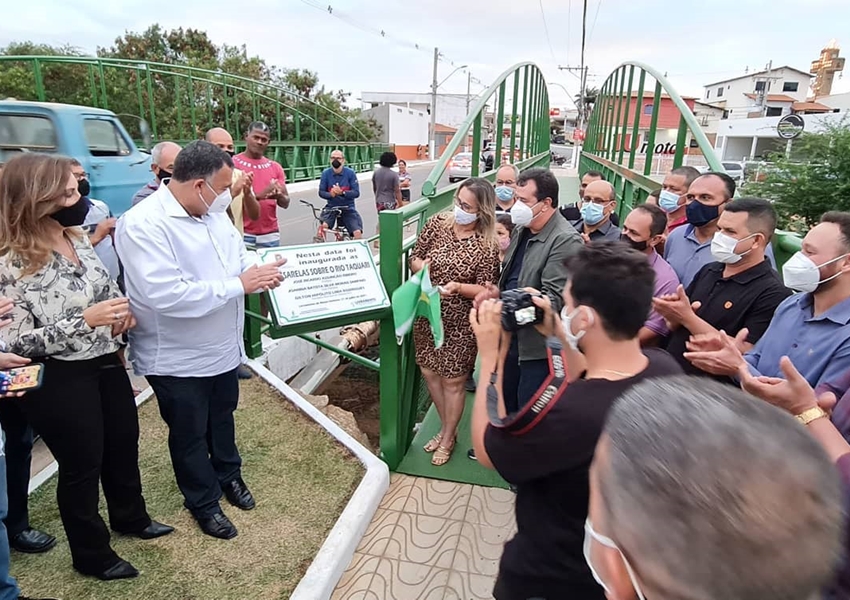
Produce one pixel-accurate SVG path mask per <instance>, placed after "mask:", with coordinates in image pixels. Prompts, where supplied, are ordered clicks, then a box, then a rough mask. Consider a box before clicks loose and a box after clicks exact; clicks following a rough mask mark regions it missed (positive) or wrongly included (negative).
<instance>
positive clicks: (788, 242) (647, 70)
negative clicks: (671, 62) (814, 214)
mask: <svg viewBox="0 0 850 600" xmlns="http://www.w3.org/2000/svg"><path fill="white" fill-rule="evenodd" d="M635 75H637V90H636V99H635V102H634V114H630V112H631V111H630V109H631V106H632V101H631V100H632V92H633V90H634V83H635ZM627 77H628V83H627V84H626V83H625V82H626V78H627ZM647 77H649V78H650V79H652V80H654V81H655V85H654V88H653V90H654V91H653V101H652V107H653V109H652V117H651V118H650V124H649V129H648V130H647V132H646V144H647V148H646V158H645V161H644V166H643V169H642V172H639V171H638V170H636V169H635V158H636V154H637V149H638V144H639V140H638V134H639V131H640V117H641V114H642V112H643V97H644V91H645V89H646V85H647ZM662 94H666V95H667V97H669V99H670V100H671V101H672V102H673V104H674V105H675V106H676V108H677V109H678V110H679V124H678V128H677V131H676V149H675V152H674V154H673V168H676V167H680V166H682V163H683V162H684V156H685V146H686V144H687V143H688V134H690V135H691V136H693V138H694V139H695V140H696V142H697V145H698V146H699V149H700V150H701V151H702V153H703V155H704V156H705V159H706V161H707V162H708V165H709V167H710V168H711V169H712V170H715V171H723V167H722V165H721V163H720V160H719V159H718V158H717V155H716V154H715V152H714V147H713V146H712V145H711V142H709V141H708V138H707V137H706V135H705V133H704V132H703V131H702V129H701V128H700V126H699V123H698V122H697V120H696V117H695V116H694V114H693V113H692V112H691V110H690V108H688V105H687V104H686V103H685V101H684V99H682V97H681V96H680V95H679V93H678V92H676V90H675V89H674V88H673V86H672V85H671V84H670V82H669V81H667V79H666V78H665V77H664V76H663V75H662V74H661V73H660V72H659V71H657V70H655V69H653V68H652V67H650V66H648V65H645V64H643V63H640V62H632V61H629V62H625V63H623V64H621V65H620V66H618V67H617V68H616V69H614V71H613V72H612V73H611V74H610V75H609V76H608V78H607V79H606V80H605V82H604V83H603V84H602V86H601V89H600V92H599V96H598V97H597V99H596V103H595V106H594V110H593V114H592V116H591V118H590V122H589V123H588V127H587V137H586V140H585V144H584V148H583V150H582V153H581V156H580V158H579V175H582V174H584V173H586V172H587V171H590V170H596V171H601V172H602V173H603V174H604V175H605V179H606V180H608V181H610V182H611V183H612V184H613V185H614V188H615V190H616V192H617V195H618V197H619V198H620V203H619V205H618V212H619V215H620V219H621V221H622V219H623V218H625V215H626V214H628V212H629V211H630V210H631V209H632V207H633V206H635V205H637V204H640V203H641V202H644V201H646V198H647V196H648V195H649V193H650V192H651V191H653V190H655V189H657V188H659V187H660V182H659V181H657V180H655V179H653V178H652V177H651V176H650V174H651V172H652V159H653V156H654V151H655V139H656V133H657V130H658V116H659V113H660V112H661V111H660V110H659V108H660V106H661V101H662V98H663V96H662ZM629 119H631V135H630V136H629V143H628V147H627V144H626V132H627V128H628V126H629ZM801 244H802V239H801V238H800V236H799V235H797V234H795V233H792V232H786V231H777V232H776V234H775V235H774V237H773V249H774V254H775V258H776V261H777V265H778V266H781V265H782V264H784V263H785V261H786V260H788V259H789V258H790V257H791V256H792V255H793V254H794V253H795V252H797V251H798V250H800V247H801Z"/></svg>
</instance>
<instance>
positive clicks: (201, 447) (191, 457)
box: [115, 140, 283, 539]
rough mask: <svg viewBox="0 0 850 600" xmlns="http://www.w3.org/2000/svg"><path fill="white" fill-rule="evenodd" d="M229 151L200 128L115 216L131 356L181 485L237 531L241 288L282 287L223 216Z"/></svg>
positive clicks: (204, 515)
mask: <svg viewBox="0 0 850 600" xmlns="http://www.w3.org/2000/svg"><path fill="white" fill-rule="evenodd" d="M232 174H233V162H232V160H231V158H230V156H228V155H227V154H226V153H225V152H223V151H222V150H221V149H219V148H217V147H216V146H214V145H213V144H210V143H209V142H205V141H202V140H199V141H196V142H192V143H191V144H189V145H188V146H186V147H185V148H184V149H183V150H182V151H181V152H180V154H179V155H178V156H177V159H176V160H175V162H174V172H173V174H172V177H171V181H169V182H168V184H167V185H162V186H160V187H159V189H158V190H157V191H156V192H154V193H153V194H151V195H150V196H149V197H148V198H147V200H146V201H145V202H143V203H141V204H139V205H138V206H136V207H135V208H134V209H133V210H131V211H128V212H127V213H126V214H125V215H124V216H123V218H121V219H120V220H119V221H118V226H117V230H116V235H115V242H116V247H117V249H118V255H119V256H120V257H121V261H122V263H123V264H124V271H125V282H126V286H127V295H128V297H129V298H130V306H131V308H132V311H133V315H135V317H136V321H137V325H136V327H135V328H134V329H133V330H132V331H131V333H130V344H131V345H132V347H133V359H132V360H133V366H134V367H135V370H136V373H137V374H139V375H144V376H145V377H147V379H148V381H149V382H150V384H151V387H152V388H153V390H154V392H155V393H156V396H157V400H158V402H159V411H160V414H161V415H162V418H163V420H164V421H165V422H166V423H167V424H168V428H169V436H168V447H169V450H170V452H171V463H172V465H173V466H174V474H175V476H176V478H177V485H178V486H179V487H180V491H181V492H182V493H183V497H184V498H185V502H184V504H185V506H186V508H188V509H189V510H190V511H191V512H192V515H193V516H194V517H195V519H196V520H197V521H198V524H199V525H200V527H201V529H202V530H203V531H204V533H206V534H207V535H211V536H213V537H217V538H221V539H230V538H232V537H234V536H235V535H236V534H237V531H236V527H234V526H233V524H232V523H231V522H230V520H229V519H228V518H227V516H225V514H224V513H223V512H222V509H221V506H220V505H219V500H220V499H221V493H222V491H224V495H225V496H226V497H227V500H228V501H229V502H230V503H231V504H233V505H234V506H236V507H238V508H241V509H243V510H250V509H252V508H254V498H253V496H252V495H251V492H250V491H248V488H247V486H246V485H245V482H244V481H243V480H242V473H241V465H242V459H241V458H240V456H239V451H238V449H237V448H236V437H235V431H234V423H233V411H234V410H235V409H236V405H237V402H238V400H239V385H238V380H237V375H236V370H237V368H238V367H239V365H240V363H241V359H242V357H241V350H240V348H241V347H242V329H243V324H244V312H243V310H244V294H246V293H254V292H259V291H263V290H268V289H271V288H274V287H277V286H278V285H279V284H280V281H281V274H280V271H279V267H280V265H281V264H283V261H280V262H279V263H275V264H269V265H264V266H259V267H258V266H256V265H255V264H254V261H253V258H252V257H254V258H255V257H256V255H254V254H253V253H251V254H249V253H248V252H247V251H246V250H245V245H244V244H243V242H242V236H240V235H239V232H238V231H236V228H235V227H234V226H233V224H232V223H231V221H230V219H229V218H228V216H227V212H226V211H227V207H228V206H229V205H230V201H231V197H230V185H231V182H232V180H233V179H232Z"/></svg>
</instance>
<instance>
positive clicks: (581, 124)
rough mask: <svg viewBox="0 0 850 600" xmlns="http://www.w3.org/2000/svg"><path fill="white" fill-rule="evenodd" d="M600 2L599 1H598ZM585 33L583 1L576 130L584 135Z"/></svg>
mask: <svg viewBox="0 0 850 600" xmlns="http://www.w3.org/2000/svg"><path fill="white" fill-rule="evenodd" d="M600 2H601V0H600ZM586 31H587V0H584V8H583V9H582V13H581V66H580V67H579V69H580V70H579V74H580V75H581V91H580V92H579V93H580V94H581V102H580V103H579V109H578V128H579V129H580V130H581V132H582V133H584V113H585V103H584V91H585V86H587V67H586V66H584V44H585V34H586Z"/></svg>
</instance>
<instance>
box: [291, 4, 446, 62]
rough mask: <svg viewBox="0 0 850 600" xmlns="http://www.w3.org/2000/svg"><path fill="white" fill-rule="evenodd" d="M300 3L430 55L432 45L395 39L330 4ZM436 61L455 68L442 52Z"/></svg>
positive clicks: (365, 31)
mask: <svg viewBox="0 0 850 600" xmlns="http://www.w3.org/2000/svg"><path fill="white" fill-rule="evenodd" d="M301 2H302V3H304V4H306V5H307V6H310V7H311V8H315V9H316V10H320V11H322V12H326V13H328V14H329V15H330V16H332V17H335V18H337V19H339V20H341V21H343V22H345V23H347V24H348V25H350V26H351V27H354V28H355V29H359V30H360V31H363V32H364V33H370V34H373V35H377V36H380V37H382V38H383V39H385V40H387V41H390V42H392V43H394V44H396V45H397V46H404V47H405V48H409V49H411V50H417V51H419V52H425V53H428V54H431V53H432V52H433V48H434V46H432V45H429V44H419V43H416V42H411V41H410V40H408V39H407V38H402V37H396V36H395V35H393V34H391V33H388V32H387V31H386V30H385V29H381V28H379V27H374V26H372V25H369V24H367V23H364V22H361V21H358V20H357V19H356V18H355V17H353V16H352V15H351V14H350V13H347V12H345V11H342V10H339V9H338V8H335V7H334V6H332V5H330V4H328V5H325V4H322V3H320V2H319V1H318V0H301ZM438 60H439V61H440V62H442V63H446V64H449V65H451V66H453V67H454V66H455V61H453V60H451V59H450V58H449V57H447V56H446V55H445V54H443V53H442V52H440V55H439V58H438Z"/></svg>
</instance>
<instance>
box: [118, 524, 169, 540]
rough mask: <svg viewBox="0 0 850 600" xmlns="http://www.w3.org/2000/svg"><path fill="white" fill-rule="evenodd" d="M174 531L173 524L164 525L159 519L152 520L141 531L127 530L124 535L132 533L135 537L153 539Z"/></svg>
mask: <svg viewBox="0 0 850 600" xmlns="http://www.w3.org/2000/svg"><path fill="white" fill-rule="evenodd" d="M173 531H174V528H173V527H172V526H171V525H164V524H162V523H158V522H157V521H151V524H150V525H148V526H147V527H145V528H144V529H142V530H141V531H130V532H126V533H125V534H124V535H131V536H133V537H137V538H140V539H143V540H152V539H154V538H158V537H162V536H164V535H168V534H169V533H172V532H173Z"/></svg>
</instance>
